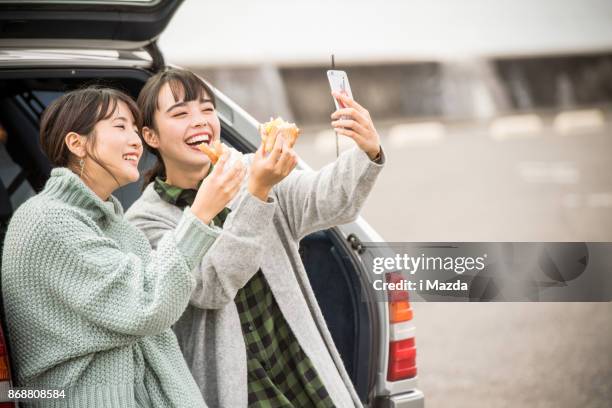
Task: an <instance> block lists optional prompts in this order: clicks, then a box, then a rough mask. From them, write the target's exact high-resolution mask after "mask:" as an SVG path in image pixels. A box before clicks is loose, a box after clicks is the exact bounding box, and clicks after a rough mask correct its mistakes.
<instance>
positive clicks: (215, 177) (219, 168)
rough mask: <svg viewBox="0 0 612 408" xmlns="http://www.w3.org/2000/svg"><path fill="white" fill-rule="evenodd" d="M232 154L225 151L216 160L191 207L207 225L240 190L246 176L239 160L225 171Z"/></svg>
mask: <svg viewBox="0 0 612 408" xmlns="http://www.w3.org/2000/svg"><path fill="white" fill-rule="evenodd" d="M230 154H231V152H230V151H229V150H225V151H223V153H222V154H221V156H220V157H219V159H218V160H216V164H215V167H214V169H213V171H212V172H211V173H210V174H209V175H208V177H206V178H205V179H204V181H203V182H202V184H201V185H200V188H199V189H198V193H197V195H196V198H195V200H194V202H193V205H192V206H191V211H192V212H193V213H194V215H195V216H196V217H198V218H199V219H201V220H202V221H203V222H205V223H206V224H208V223H210V220H212V219H213V218H214V217H215V216H216V215H217V214H218V213H219V212H221V210H223V208H224V207H225V206H227V203H229V202H230V201H231V200H232V198H234V196H235V195H236V193H238V190H240V185H241V184H242V180H243V179H244V175H245V174H246V168H245V167H244V164H242V161H240V160H237V161H236V162H235V163H234V164H233V165H231V167H230V168H229V169H227V170H225V167H226V166H230V164H228V163H227V162H228V159H229V157H230Z"/></svg>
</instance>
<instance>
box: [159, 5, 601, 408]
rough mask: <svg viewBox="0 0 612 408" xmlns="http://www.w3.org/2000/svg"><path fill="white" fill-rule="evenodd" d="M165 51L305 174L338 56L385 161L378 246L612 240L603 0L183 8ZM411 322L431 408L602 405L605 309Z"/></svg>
mask: <svg viewBox="0 0 612 408" xmlns="http://www.w3.org/2000/svg"><path fill="white" fill-rule="evenodd" d="M160 46H161V49H162V51H163V53H164V55H165V57H166V60H167V61H168V62H171V63H174V64H177V65H180V66H183V67H186V68H190V69H192V70H194V71H196V72H198V73H199V74H201V75H203V76H204V77H205V78H207V79H208V80H209V81H210V82H211V83H212V84H213V85H214V86H216V87H217V88H219V89H220V90H221V91H222V92H224V93H226V94H227V95H229V96H230V97H231V98H232V99H234V100H235V101H236V102H237V103H238V104H240V105H241V106H242V107H243V108H245V109H246V110H247V111H248V112H250V113H251V114H253V115H254V116H255V117H256V118H257V119H258V120H261V121H263V120H268V119H269V117H270V116H276V115H282V116H283V117H284V118H286V119H290V120H292V121H295V122H296V123H297V124H298V126H299V127H300V128H302V129H303V136H302V137H301V138H300V140H299V142H298V144H297V148H296V149H297V151H298V153H299V154H300V155H301V157H302V158H303V159H304V160H306V162H308V163H309V164H310V165H311V166H312V167H314V168H320V167H322V166H323V165H325V164H326V163H329V162H331V161H333V160H334V159H335V157H336V143H335V136H334V133H333V132H332V131H331V127H330V124H329V122H330V118H329V115H330V114H331V112H332V111H333V102H332V99H331V96H330V94H329V86H328V82H327V77H326V70H327V69H329V68H330V54H332V53H333V54H335V56H336V67H337V68H338V69H343V70H345V71H347V73H348V76H349V79H350V82H351V87H352V90H353V94H354V97H355V99H356V100H357V101H359V102H360V103H361V104H362V105H364V106H365V107H366V108H367V109H368V110H369V111H370V112H371V115H372V117H373V119H374V122H375V124H376V126H377V129H378V131H379V133H380V134H381V137H382V144H383V146H384V147H385V150H386V152H387V155H388V164H387V166H386V168H385V170H384V172H383V174H382V176H381V178H380V179H379V182H378V184H377V186H376V188H375V190H374V192H373V193H372V195H371V197H370V198H369V200H368V202H367V204H366V207H365V209H364V211H363V216H364V217H365V218H366V219H367V221H369V222H370V224H372V226H373V227H374V228H375V229H376V230H377V231H378V232H379V233H380V234H381V235H382V236H383V237H384V238H385V239H386V240H388V241H408V242H410V241H420V242H425V241H612V134H611V130H612V129H611V126H612V1H610V0H539V1H533V0H532V1H527V0H515V1H512V2H506V1H492V0H464V1H456V0H429V1H410V0H403V1H394V0H387V1H380V2H373V1H362V0H352V1H349V0H342V1H335V2H330V1H321V0H310V1H308V2H296V1H287V0H284V1H281V0H267V1H263V2H246V1H238V0H225V1H223V2H208V1H196V0H190V1H186V2H185V3H184V4H183V6H182V7H181V8H180V9H179V11H178V13H177V14H176V16H175V17H174V18H173V20H172V22H171V23H170V25H169V27H168V28H167V30H166V31H165V32H164V34H163V35H162V37H161V39H160ZM351 143H352V142H351V141H348V140H344V139H342V140H340V148H341V149H346V148H348V147H349V146H350V145H351ZM611 273H612V271H611ZM414 309H415V320H416V324H417V330H418V334H417V347H418V353H419V355H418V356H419V357H418V366H419V384H420V388H421V389H422V390H423V391H424V392H425V394H426V401H427V407H429V408H439V407H516V406H524V407H538V408H539V407H555V408H556V407H568V408H569V407H572V408H574V407H606V408H609V407H610V406H612V304H610V303H602V304H586V303H584V304H579V303H573V304H572V303H564V304H555V303H548V304H544V303H541V304H536V303H530V304H529V303H521V304H513V303H505V304H503V303H496V304H458V303H456V304H452V303H444V304H435V303H416V304H415V305H414Z"/></svg>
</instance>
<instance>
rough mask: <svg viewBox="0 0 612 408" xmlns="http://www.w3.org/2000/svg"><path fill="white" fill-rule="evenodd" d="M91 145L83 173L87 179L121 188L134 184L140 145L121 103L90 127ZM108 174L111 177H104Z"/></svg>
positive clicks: (136, 128)
mask: <svg viewBox="0 0 612 408" xmlns="http://www.w3.org/2000/svg"><path fill="white" fill-rule="evenodd" d="M93 134H94V135H95V142H93V143H92V142H89V145H88V146H87V147H88V149H87V150H88V153H89V154H87V156H86V157H85V169H86V171H87V173H88V176H89V177H90V178H93V179H94V180H98V181H102V180H108V181H109V182H112V183H113V184H114V185H115V188H117V187H118V186H117V183H118V184H119V187H120V186H124V185H126V184H129V183H133V182H135V181H138V178H139V177H140V174H139V172H138V162H139V161H140V158H141V156H142V142H141V140H140V137H139V135H138V127H137V125H136V123H135V121H134V116H133V115H132V112H131V111H130V109H129V108H128V106H127V104H126V103H125V102H123V101H117V105H116V106H115V109H114V111H113V112H112V113H111V114H110V115H109V116H108V117H107V118H105V119H102V120H100V121H99V122H98V123H96V125H95V126H94V130H93ZM108 173H111V174H108Z"/></svg>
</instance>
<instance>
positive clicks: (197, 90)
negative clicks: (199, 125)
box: [138, 68, 217, 188]
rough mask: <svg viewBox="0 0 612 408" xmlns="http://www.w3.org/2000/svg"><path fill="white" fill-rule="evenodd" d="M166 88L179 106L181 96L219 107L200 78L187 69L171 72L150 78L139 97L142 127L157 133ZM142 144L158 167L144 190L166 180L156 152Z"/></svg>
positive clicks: (170, 69) (148, 177)
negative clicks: (161, 99) (165, 86)
mask: <svg viewBox="0 0 612 408" xmlns="http://www.w3.org/2000/svg"><path fill="white" fill-rule="evenodd" d="M165 84H168V85H169V86H170V91H171V92H172V96H174V100H175V101H176V102H178V101H179V98H180V97H181V95H182V96H183V101H184V102H189V101H194V100H199V99H202V98H204V97H207V98H208V99H210V100H211V101H212V104H213V106H214V107H216V106H217V104H216V101H215V94H214V93H213V91H212V89H210V87H209V86H208V85H206V83H205V82H204V81H203V80H202V79H201V78H200V77H198V76H197V75H196V74H194V73H193V72H191V71H187V70H185V69H178V68H169V69H167V70H165V71H161V72H158V73H157V74H155V75H154V76H152V77H151V78H149V80H148V81H147V83H146V84H145V86H144V87H143V88H142V90H141V91H140V94H139V95H138V107H139V108H140V110H141V112H142V125H143V126H146V127H148V128H151V129H153V130H155V131H157V127H156V124H155V111H156V110H158V109H159V101H158V98H159V92H160V91H161V89H162V87H163V86H164V85H165ZM141 137H142V136H141ZM142 143H143V145H144V146H145V148H146V150H147V152H149V153H151V154H153V155H154V156H155V157H156V158H157V163H156V164H155V166H154V167H153V168H152V169H151V170H149V171H147V172H146V173H145V175H144V180H145V181H144V184H143V188H145V187H146V186H147V185H148V184H149V183H151V182H152V181H154V180H155V178H156V177H162V178H165V177H166V166H165V165H164V161H163V159H162V157H161V155H160V153H159V151H158V150H157V149H155V148H153V147H151V146H149V145H148V144H147V143H146V141H144V140H143V141H142Z"/></svg>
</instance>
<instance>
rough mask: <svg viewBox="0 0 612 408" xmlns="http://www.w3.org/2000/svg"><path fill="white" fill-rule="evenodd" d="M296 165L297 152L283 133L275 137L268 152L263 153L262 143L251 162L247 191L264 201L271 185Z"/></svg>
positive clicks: (263, 144)
mask: <svg viewBox="0 0 612 408" xmlns="http://www.w3.org/2000/svg"><path fill="white" fill-rule="evenodd" d="M296 165H297V154H296V153H295V151H294V150H293V149H292V148H291V147H290V142H289V141H288V140H287V139H286V138H285V137H284V135H283V134H279V135H278V136H277V137H276V140H275V142H274V146H273V147H272V150H271V151H270V153H269V154H266V153H265V143H262V144H261V145H260V146H259V149H257V152H255V156H254V158H253V162H252V163H251V173H250V177H249V184H248V189H249V192H250V193H251V194H253V195H254V196H255V197H257V198H259V199H260V200H262V201H266V200H267V199H268V194H269V193H270V190H271V189H272V187H273V186H274V185H275V184H277V183H279V182H280V181H281V180H282V179H284V178H285V177H287V175H288V174H289V173H291V170H293V169H294V168H295V166H296Z"/></svg>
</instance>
